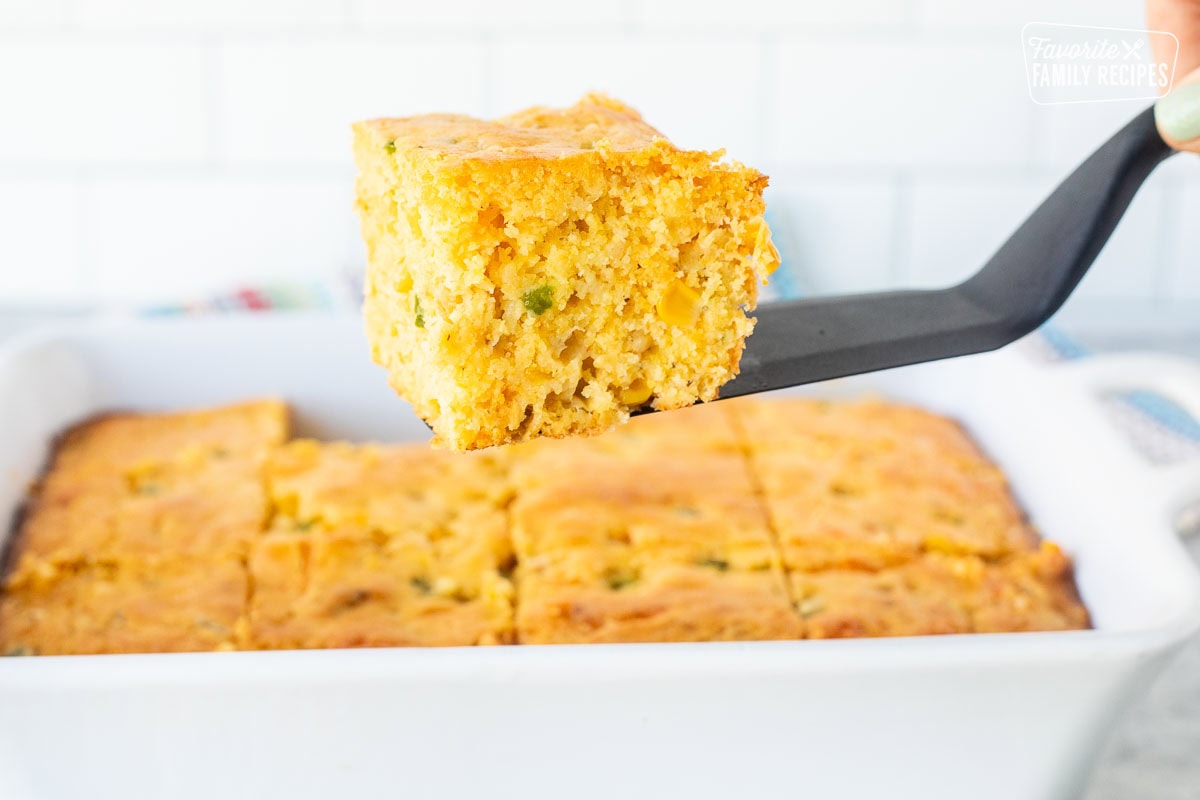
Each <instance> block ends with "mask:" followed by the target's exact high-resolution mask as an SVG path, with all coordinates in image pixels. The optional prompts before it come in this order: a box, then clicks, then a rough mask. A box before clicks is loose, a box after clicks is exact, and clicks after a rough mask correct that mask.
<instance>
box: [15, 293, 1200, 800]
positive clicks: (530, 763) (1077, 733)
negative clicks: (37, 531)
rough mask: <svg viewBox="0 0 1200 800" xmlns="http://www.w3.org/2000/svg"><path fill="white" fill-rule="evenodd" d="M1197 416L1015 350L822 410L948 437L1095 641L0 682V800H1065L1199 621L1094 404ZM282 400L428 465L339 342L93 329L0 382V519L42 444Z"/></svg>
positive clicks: (1170, 539)
mask: <svg viewBox="0 0 1200 800" xmlns="http://www.w3.org/2000/svg"><path fill="white" fill-rule="evenodd" d="M1128 388H1149V389H1154V390H1157V391H1160V392H1162V393H1164V394H1166V395H1168V396H1170V397H1171V398H1173V399H1174V400H1175V401H1176V402H1178V403H1180V404H1182V405H1183V406H1185V407H1186V408H1187V409H1189V410H1190V411H1191V413H1193V414H1194V415H1198V416H1200V370H1197V368H1195V367H1194V366H1192V365H1191V364H1188V363H1185V362H1181V361H1177V360H1174V359H1169V358H1163V357H1158V356H1144V357H1142V356H1139V357H1122V358H1096V359H1090V360H1088V361H1086V362H1082V363H1077V364H1069V365H1052V366H1044V365H1039V364H1035V363H1033V362H1032V361H1030V360H1028V359H1027V358H1026V357H1025V356H1024V355H1022V352H1021V351H1020V350H1019V349H1018V350H1015V351H1014V350H1012V349H1009V350H1007V351H1001V352H998V353H994V354H990V355H986V356H976V357H971V358H967V359H959V360H956V361H953V362H945V363H939V364H930V365H924V366H920V367H915V368H906V369H902V370H895V371H891V372H887V373H881V374H876V375H870V376H865V377H862V378H858V379H853V380H847V381H840V382H837V383H836V384H827V385H824V386H817V387H813V388H811V389H810V390H809V391H813V392H818V393H839V394H840V393H846V392H851V393H860V392H864V391H870V392H880V393H883V394H885V395H887V396H890V397H894V398H899V399H902V400H907V401H912V402H915V403H919V404H921V405H923V406H927V407H929V408H932V409H935V410H938V411H941V412H945V413H947V414H951V415H953V416H955V417H958V418H960V419H962V420H963V421H964V422H965V423H966V424H967V425H968V426H969V427H970V429H971V430H972V432H973V433H974V434H975V435H976V436H977V437H978V438H979V439H980V440H981V441H982V443H983V444H984V446H985V447H986V448H987V449H988V451H989V452H990V453H991V454H992V455H993V456H994V457H995V458H996V459H998V461H999V462H1000V463H1001V465H1002V466H1003V467H1004V468H1005V469H1006V470H1007V472H1008V473H1009V475H1010V476H1011V477H1012V480H1013V483H1014V485H1015V488H1016V491H1017V492H1018V494H1019V495H1020V498H1021V500H1022V502H1023V503H1024V505H1025V506H1026V507H1027V508H1028V509H1029V511H1030V512H1031V514H1032V517H1033V519H1034V521H1035V522H1036V523H1037V524H1038V526H1039V527H1040V528H1041V529H1042V530H1043V531H1045V532H1046V533H1047V534H1048V535H1050V536H1053V538H1055V539H1057V540H1059V541H1060V542H1062V543H1064V545H1065V546H1066V547H1067V548H1068V549H1069V550H1070V551H1071V552H1072V553H1073V554H1074V556H1075V557H1076V560H1077V565H1078V580H1079V584H1080V586H1081V588H1082V591H1083V595H1084V598H1085V600H1086V602H1087V604H1088V606H1089V607H1090V609H1091V611H1092V614H1093V615H1094V619H1095V623H1096V630H1091V631H1081V632H1070V633H1045V634H1041V633H1031V634H1003V635H978V636H948V637H928V638H909V639H892V640H858V641H813V642H773V643H745V644H663V645H618V646H575V647H569V646H560V647H519V648H478V649H447V650H374V651H371V650H359V651H325V652H281V653H213V654H187V655H133V656H98V657H42V658H9V659H0V798H5V800H24V799H25V798H39V800H42V799H44V798H80V797H89V798H104V797H113V798H117V797H120V798H206V799H208V798H223V800H229V799H230V798H267V797H286V798H297V799H299V798H314V800H316V799H319V800H329V798H331V797H364V798H368V797H370V798H373V797H384V796H387V797H406V798H426V797H429V798H434V797H436V798H478V797H488V798H494V797H510V796H513V797H515V796H521V797H523V798H556V799H557V798H568V797H569V798H598V799H602V800H613V798H642V797H645V798H664V797H668V798H669V797H688V798H731V797H757V798H767V797H799V796H804V797H812V798H830V797H862V798H877V797H920V798H923V799H924V800H934V798H962V797H972V798H1002V799H1003V800H1014V799H1015V798H1022V799H1028V798H1050V797H1070V796H1073V795H1074V794H1075V793H1076V792H1077V791H1078V790H1079V788H1080V786H1081V785H1082V784H1083V782H1084V781H1086V778H1087V774H1088V767H1089V764H1090V762H1091V760H1092V759H1093V757H1094V756H1095V754H1096V752H1097V749H1098V747H1099V746H1100V745H1101V744H1102V742H1103V740H1104V739H1105V736H1106V734H1107V732H1108V731H1109V729H1110V728H1111V727H1112V725H1113V722H1114V720H1115V719H1116V718H1117V717H1118V715H1119V714H1120V713H1121V711H1122V710H1123V709H1124V708H1125V706H1126V705H1127V704H1128V703H1129V702H1130V700H1131V699H1132V698H1134V697H1135V696H1137V694H1138V693H1139V692H1140V691H1142V689H1144V688H1145V687H1146V685H1147V684H1148V682H1149V681H1150V679H1151V677H1152V676H1153V675H1154V674H1155V673H1156V672H1157V670H1158V669H1159V667H1160V666H1161V665H1162V663H1163V661H1164V659H1166V658H1167V656H1168V655H1169V654H1170V653H1171V652H1172V651H1173V650H1174V649H1175V648H1176V646H1177V645H1178V644H1180V643H1181V642H1182V641H1183V640H1184V639H1185V638H1186V637H1187V636H1188V635H1189V633H1190V632H1191V631H1193V630H1194V629H1195V628H1196V626H1197V624H1198V622H1200V580H1198V577H1197V574H1196V571H1195V570H1194V568H1193V566H1192V564H1191V562H1190V560H1189V558H1188V556H1187V555H1186V553H1185V552H1184V550H1183V549H1182V548H1181V546H1180V544H1179V542H1178V541H1176V538H1175V536H1174V534H1173V530H1172V525H1171V520H1172V517H1173V514H1174V512H1175V511H1176V510H1177V509H1179V508H1180V507H1181V506H1182V505H1183V504H1184V502H1185V501H1187V500H1189V499H1191V498H1193V497H1194V496H1195V495H1196V494H1200V466H1196V465H1188V466H1176V467H1170V468H1154V467H1150V466H1147V465H1145V464H1144V463H1142V462H1141V461H1140V459H1139V458H1138V457H1137V456H1135V455H1134V454H1133V451H1132V450H1131V449H1130V448H1129V447H1128V446H1127V444H1126V442H1125V441H1123V439H1122V438H1121V437H1120V436H1119V435H1117V434H1116V433H1115V432H1114V430H1113V429H1112V428H1111V427H1110V426H1109V424H1108V423H1107V420H1106V418H1105V416H1104V414H1103V413H1102V411H1101V410H1100V406H1099V404H1098V403H1097V395H1098V394H1101V393H1103V392H1106V391H1110V390H1119V389H1128ZM266 394H276V395H279V396H282V397H285V398H286V399H288V400H289V401H291V402H292V403H293V404H294V406H295V408H296V409H297V412H298V414H297V418H298V423H299V427H300V429H301V431H302V432H304V433H308V434H315V435H319V436H323V437H347V438H351V439H367V438H372V439H383V440H396V439H415V438H421V439H423V438H425V436H426V431H425V428H424V427H423V426H422V424H421V423H420V422H419V421H418V420H416V419H415V417H413V415H412V414H411V412H409V411H408V409H407V407H406V406H405V405H404V404H403V403H401V402H400V401H398V400H397V399H395V398H394V397H393V395H392V394H391V392H390V391H389V390H388V389H387V387H386V385H385V383H384V378H383V375H382V373H381V372H380V371H379V370H378V369H376V368H375V367H374V366H372V365H371V364H369V363H368V361H367V357H366V345H365V343H364V341H363V338H362V334H361V332H360V328H359V322H358V321H357V320H355V319H341V318H326V317H309V316H298V317H269V318H246V319H224V320H205V321H195V320H175V321H171V320H165V321H136V320H126V321H107V322H94V323H88V324H82V325H79V326H76V327H69V328H64V329H60V330H52V331H45V332H42V333H38V334H35V335H32V336H27V337H25V338H22V339H19V340H17V341H15V342H13V343H12V345H11V346H9V347H8V348H7V349H6V350H5V351H4V352H3V354H2V355H0V513H2V514H4V515H8V514H9V513H11V511H12V510H13V508H14V505H15V504H16V503H17V502H18V500H19V498H20V496H21V494H22V492H23V490H24V487H25V485H26V482H27V481H28V479H29V478H31V477H32V476H33V475H34V474H35V473H36V471H37V470H38V469H39V467H40V465H41V462H42V460H43V458H44V456H45V454H46V449H47V446H48V444H49V442H50V439H51V437H52V436H53V434H54V433H55V432H56V431H58V430H60V429H61V428H62V427H63V426H64V425H66V424H68V423H70V422H72V421H74V420H77V419H79V418H81V417H83V416H86V415H88V414H90V413H92V412H95V411H98V410H100V409H107V408H113V407H133V408H147V409H151V408H179V407H184V406H194V405H205V404H213V403H223V402H226V401H233V400H238V399H241V398H247V397H253V396H258V395H266Z"/></svg>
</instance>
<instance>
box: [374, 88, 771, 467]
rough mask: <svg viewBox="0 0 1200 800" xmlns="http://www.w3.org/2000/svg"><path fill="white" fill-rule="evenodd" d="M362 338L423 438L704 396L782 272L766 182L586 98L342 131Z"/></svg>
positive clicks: (587, 418)
mask: <svg viewBox="0 0 1200 800" xmlns="http://www.w3.org/2000/svg"><path fill="white" fill-rule="evenodd" d="M354 152H355V160H356V162H357V164H358V183H357V196H358V208H359V211H360V214H361V218H362V231H363V238H364V239H365V240H366V245H367V258H368V269H367V279H366V300H365V304H364V314H365V317H366V325H367V336H368V339H369V340H370V344H371V353H372V357H373V358H374V359H375V361H376V362H377V363H379V364H380V365H382V366H383V367H384V368H385V369H386V370H387V371H388V374H389V378H390V381H391V384H392V386H393V387H394V388H395V389H396V391H397V392H398V393H399V394H400V395H402V396H403V397H404V398H405V399H407V400H409V401H410V402H411V403H412V404H413V405H414V406H415V407H416V410H417V413H418V414H420V415H421V417H422V418H423V419H425V420H426V422H428V423H429V424H430V425H431V426H432V428H433V430H434V432H435V434H436V438H435V442H439V443H441V444H442V445H445V446H447V447H450V448H455V449H473V448H480V447H487V446H490V445H496V444H504V443H508V442H513V441H519V440H523V439H528V438H533V437H537V436H552V437H563V436H569V435H573V434H592V433H598V432H601V431H603V430H606V429H608V428H611V427H613V425H615V424H616V423H618V422H620V421H623V420H625V419H626V418H627V417H628V415H629V412H630V410H631V409H635V408H639V407H641V406H644V405H650V406H653V407H654V408H658V409H672V408H680V407H683V406H688V405H691V404H693V403H695V402H696V401H697V400H712V399H714V398H715V397H716V396H717V392H718V389H719V387H720V386H721V385H722V384H724V383H726V382H727V381H728V380H730V379H731V378H732V377H733V376H734V375H736V374H737V370H738V361H739V359H740V357H741V352H742V346H743V341H744V339H745V338H746V336H747V335H748V334H749V333H750V331H751V329H752V327H753V324H754V321H753V319H752V318H751V317H750V316H748V313H749V312H750V311H752V310H753V309H754V307H755V304H756V302H757V292H758V285H759V283H760V282H761V281H762V280H764V279H765V277H766V275H767V274H768V273H769V272H771V271H772V270H773V269H774V268H775V266H777V264H778V254H777V252H776V251H775V248H774V247H773V245H772V244H771V238H770V232H769V230H768V229H767V226H766V224H765V222H764V221H763V210H764V204H763V200H762V191H763V189H764V187H765V186H766V183H767V179H766V178H765V177H764V176H763V175H760V174H759V173H758V172H756V171H754V170H752V169H748V168H746V167H743V166H741V165H740V164H736V163H733V162H728V161H724V160H722V158H721V154H720V153H709V152H697V151H688V150H681V149H679V148H677V147H675V146H674V145H672V144H671V143H670V142H669V141H668V140H667V139H665V138H664V137H663V136H662V135H661V134H660V133H659V132H658V131H656V130H655V129H654V128H652V127H650V126H649V125H647V124H646V123H645V122H644V121H643V120H642V118H641V117H640V116H639V115H638V113H637V112H636V111H634V110H633V109H631V108H629V107H628V106H625V105H623V104H621V103H619V102H617V101H616V100H612V99H610V98H607V97H603V96H600V95H589V96H587V97H584V98H583V100H581V101H580V102H579V103H578V104H576V105H574V106H572V107H570V108H566V109H561V110H558V109H546V108H533V109H529V110H527V111H523V112H520V113H517V114H513V115H511V116H508V117H502V118H500V119H497V120H494V121H481V120H477V119H472V118H470V117H464V116H455V115H447V114H436V115H428V116H421V117H410V118H406V119H377V120H371V121H368V122H360V123H358V124H356V125H355V126H354Z"/></svg>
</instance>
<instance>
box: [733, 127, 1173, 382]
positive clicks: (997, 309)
mask: <svg viewBox="0 0 1200 800" xmlns="http://www.w3.org/2000/svg"><path fill="white" fill-rule="evenodd" d="M1174 152H1175V151H1173V150H1172V149H1171V148H1170V147H1169V146H1167V144H1166V143H1165V142H1164V141H1163V140H1162V138H1161V137H1160V136H1159V135H1158V131H1157V129H1156V128H1155V125H1154V111H1153V109H1147V110H1146V111H1143V112H1142V113H1141V114H1139V115H1138V116H1137V117H1135V118H1134V119H1133V121H1132V122H1130V123H1129V124H1128V125H1126V126H1125V127H1124V128H1122V129H1121V130H1120V131H1119V132H1118V133H1117V134H1116V135H1115V136H1113V137H1112V138H1111V139H1109V140H1108V141H1107V142H1106V143H1105V144H1104V145H1102V146H1101V147H1100V149H1099V150H1097V151H1096V152H1095V153H1094V154H1093V155H1092V156H1091V157H1090V158H1088V159H1087V160H1086V161H1084V162H1083V164H1081V165H1080V166H1079V167H1078V168H1077V169H1076V170H1075V171H1074V172H1073V173H1071V175H1070V176H1069V177H1068V178H1067V179H1066V180H1065V181H1063V182H1062V184H1060V185H1059V187H1058V188H1057V189H1055V190H1054V192H1053V193H1052V194H1051V195H1050V196H1049V197H1048V198H1046V200H1045V201H1044V202H1043V203H1042V204H1041V206H1039V207H1038V209H1037V210H1036V211H1034V212H1033V214H1032V215H1030V217H1029V218H1028V219H1027V220H1025V222H1024V223H1023V224H1022V225H1021V227H1020V228H1018V229H1017V231H1016V233H1014V234H1013V235H1012V237H1011V238H1009V240H1008V241H1007V242H1005V243H1004V245H1003V246H1002V247H1001V248H1000V249H999V250H998V251H997V252H996V254H995V255H994V256H992V258H991V260H989V261H988V262H987V264H985V265H984V267H983V269H981V270H980V271H979V272H978V273H976V274H975V275H973V276H972V277H970V278H968V279H967V280H966V281H964V282H963V283H961V284H959V285H958V286H954V287H951V288H948V289H939V290H932V291H896V292H882V293H877V294H864V295H850V296H845V297H828V298H812V299H805V300H794V301H790V302H786V303H777V304H772V305H767V306H764V307H762V308H760V309H759V310H758V315H757V316H758V325H757V327H756V328H755V332H754V334H753V335H752V336H751V337H750V338H749V339H748V340H747V342H746V350H745V352H744V353H743V355H742V361H741V373H740V374H739V375H738V377H737V378H736V379H734V380H733V381H731V382H730V383H728V384H726V385H725V386H724V387H722V389H721V397H736V396H738V395H743V394H752V393H755V392H762V391H769V390H771V389H779V388H783V387H785V386H795V385H798V384H803V383H811V382H814V381H821V380H827V379H830V378H839V377H843V376H846V375H854V374H858V373H862V372H873V371H875V370H879V369H887V368H890V367H899V366H904V365H907V364H916V363H920V362H924V361H936V360H938V359H943V358H950V357H953V356H960V355H967V354H970V353H980V352H984V351H986V350H994V349H996V348H998V347H1001V346H1003V345H1005V344H1008V343H1009V342H1012V341H1014V340H1015V339H1018V338H1020V337H1021V336H1024V335H1025V334H1026V333H1029V332H1030V331H1032V330H1034V329H1035V328H1037V327H1038V326H1039V325H1041V324H1042V323H1043V322H1045V321H1046V320H1047V319H1048V318H1049V317H1050V315H1052V314H1053V313H1054V312H1055V311H1057V310H1058V309H1059V307H1060V306H1061V305H1062V304H1063V302H1064V301H1065V300H1066V299H1067V297H1068V296H1069V295H1070V294H1071V292H1072V290H1074V288H1075V286H1076V285H1077V284H1078V283H1079V281H1080V279H1082V278H1083V276H1084V273H1086V272H1087V270H1088V268H1089V267H1090V266H1091V265H1092V262H1093V261H1095V259H1096V256H1097V255H1098V254H1099V253H1100V250H1101V249H1102V248H1103V247H1104V244H1105V243H1106V242H1107V241H1108V238H1109V236H1110V235H1111V234H1112V232H1113V229H1114V228H1116V226H1117V223H1118V222H1119V221H1120V219H1121V216H1122V215H1123V214H1124V213H1125V209H1126V208H1128V207H1129V203H1130V201H1131V200H1132V199H1133V196H1134V194H1136V193H1137V190H1138V188H1139V187H1140V186H1141V185H1142V183H1143V182H1144V181H1145V179H1146V177H1147V176H1148V175H1149V174H1150V173H1151V172H1152V171H1153V170H1154V168H1155V167H1156V166H1158V165H1159V164H1160V163H1162V161H1164V160H1165V159H1166V158H1167V157H1169V156H1171V155H1173V154H1174Z"/></svg>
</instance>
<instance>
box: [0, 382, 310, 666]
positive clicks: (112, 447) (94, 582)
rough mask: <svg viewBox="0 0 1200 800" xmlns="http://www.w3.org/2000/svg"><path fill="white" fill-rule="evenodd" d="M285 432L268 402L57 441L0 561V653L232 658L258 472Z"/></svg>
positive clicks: (259, 499)
mask: <svg viewBox="0 0 1200 800" xmlns="http://www.w3.org/2000/svg"><path fill="white" fill-rule="evenodd" d="M287 431H288V414H287V408H286V407H285V406H284V405H283V404H282V403H280V402H277V401H273V400H267V401H259V402H253V403H245V404H241V405H236V406H229V407H227V408H221V409H215V410H212V411H198V412H184V413H176V414H132V413H128V414H126V413H122V414H112V415H109V416H105V417H102V418H99V419H97V420H94V421H91V422H88V423H84V424H82V425H80V426H78V427H76V428H74V429H72V430H71V431H68V432H67V433H66V434H65V435H64V436H63V437H62V438H61V440H60V441H59V443H58V445H57V447H56V448H55V452H54V455H53V458H52V460H51V463H50V465H49V469H48V471H47V473H46V475H45V477H44V478H43V480H42V481H41V483H40V486H39V487H38V488H37V490H36V491H35V493H34V494H33V496H32V498H31V499H30V501H29V503H28V504H27V507H26V509H25V511H24V513H23V515H22V516H23V522H22V524H21V527H20V531H19V535H18V536H17V537H16V539H15V541H13V542H12V543H11V545H10V547H9V551H8V558H7V561H8V564H9V572H8V576H7V579H6V582H5V589H4V593H3V595H2V596H0V639H2V640H3V642H4V643H5V651H7V652H16V653H23V652H27V651H28V652H37V653H45V654H55V653H125V652H133V653H138V652H154V651H160V650H165V651H186V650H214V649H231V648H233V647H234V646H235V640H236V638H237V626H238V624H239V622H240V620H241V619H242V617H243V615H244V604H245V598H246V594H247V575H246V570H245V564H244V562H245V557H246V554H247V552H248V548H249V546H250V544H251V542H252V541H253V540H254V539H255V538H256V537H257V536H258V535H259V532H260V531H261V529H262V526H263V524H264V521H265V520H266V519H267V516H268V503H267V498H266V494H265V492H264V489H263V482H262V471H263V468H264V465H265V461H266V458H267V456H268V454H269V453H270V452H271V450H272V448H274V447H276V446H278V445H280V444H282V443H283V441H284V440H285V439H286V437H287Z"/></svg>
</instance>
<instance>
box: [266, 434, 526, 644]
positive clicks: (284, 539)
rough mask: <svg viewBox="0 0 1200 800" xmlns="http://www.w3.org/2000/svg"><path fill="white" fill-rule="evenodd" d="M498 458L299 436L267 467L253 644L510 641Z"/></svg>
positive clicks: (508, 552) (503, 490) (508, 564)
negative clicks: (267, 507)
mask: <svg viewBox="0 0 1200 800" xmlns="http://www.w3.org/2000/svg"><path fill="white" fill-rule="evenodd" d="M503 466H504V461H503V459H502V457H501V456H500V455H497V454H494V453H490V452H489V453H477V454H470V455H458V454H453V453H445V452H437V451H427V450H424V449H422V448H417V447H401V446H393V447H379V446H373V445H365V446H361V447H358V446H354V445H349V444H345V443H333V444H320V443H318V442H314V441H295V442H291V443H290V444H288V445H286V446H284V447H282V448H280V449H279V450H278V451H277V452H276V453H275V454H274V456H273V457H272V459H271V462H270V464H269V467H268V470H267V484H268V491H269V494H270V497H271V500H272V504H273V507H274V509H275V514H274V517H273V520H272V524H271V526H270V528H269V529H268V530H267V531H266V532H265V534H264V536H263V537H262V538H261V539H259V541H258V542H257V543H256V544H255V547H254V550H253V553H252V555H251V559H250V573H251V574H252V575H253V576H254V593H253V596H252V599H251V603H250V606H249V609H248V617H249V631H248V639H247V642H248V644H250V645H252V646H254V647H263V648H310V647H362V646H376V647H378V646H403V645H471V644H498V643H501V642H507V641H509V640H510V639H511V638H512V602H513V588H512V584H511V582H510V581H509V579H508V573H509V572H510V571H511V569H512V566H513V555H512V549H511V546H510V544H509V538H508V531H507V528H506V521H505V513H504V505H505V504H506V503H507V500H508V488H507V483H506V481H505V475H504V471H503Z"/></svg>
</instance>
